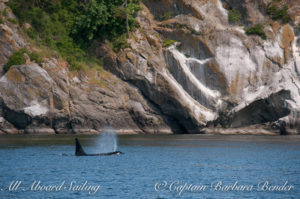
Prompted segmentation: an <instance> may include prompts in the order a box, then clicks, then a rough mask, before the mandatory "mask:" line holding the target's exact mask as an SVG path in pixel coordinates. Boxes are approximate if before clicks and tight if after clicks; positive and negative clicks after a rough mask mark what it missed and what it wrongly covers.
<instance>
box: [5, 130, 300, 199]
mask: <svg viewBox="0 0 300 199" xmlns="http://www.w3.org/2000/svg"><path fill="white" fill-rule="evenodd" d="M73 139H74V137H73V136H1V137H0V165H1V167H0V189H1V190H0V198H30V199H31V198H38V199H39V198H64V199H65V198H118V199H119V198H147V199H148V198H150V199H151V198H272V199H273V198H300V158H299V157H300V138H299V137H297V136H283V137H279V136H278V137H264V136H256V137H255V136H206V135H170V136H120V137H119V147H118V150H120V151H123V152H124V153H125V154H124V155H120V156H109V157H75V156H74V143H73ZM95 139H96V137H95V136H81V137H80V140H81V142H82V145H83V146H84V148H85V150H86V151H92V150H93V147H92V146H89V143H91V142H92V140H95ZM16 182H21V183H20V185H19V186H18V187H17V188H16V186H15V187H13V186H12V185H13V184H14V183H16ZM38 182H39V184H38V185H37V183H38ZM264 183H266V184H268V186H266V185H265V186H263V184H264ZM10 184H12V185H11V187H10V189H9V185H10ZM221 184H222V185H221ZM234 184H235V185H236V186H234ZM284 184H285V186H283V185H284ZM34 185H35V186H34ZM50 186H52V187H55V186H56V189H55V188H53V189H52V190H45V187H48V189H50ZM99 186H100V187H99ZM242 186H243V187H244V190H241V189H242V188H241V187H242ZM274 186H275V187H274ZM279 186H281V189H282V190H279V189H278V188H280V187H279ZM97 187H98V189H97ZM201 187H202V189H201ZM226 187H227V188H226ZM232 187H233V188H232ZM234 187H235V188H234ZM237 187H238V188H237ZM245 187H247V188H248V190H247V189H246V188H245ZM251 187H252V188H251ZM276 187H277V188H276ZM43 188H44V190H43ZM237 189H239V190H237ZM258 189H259V190H258ZM276 189H277V190H276ZM283 189H284V190H283Z"/></svg>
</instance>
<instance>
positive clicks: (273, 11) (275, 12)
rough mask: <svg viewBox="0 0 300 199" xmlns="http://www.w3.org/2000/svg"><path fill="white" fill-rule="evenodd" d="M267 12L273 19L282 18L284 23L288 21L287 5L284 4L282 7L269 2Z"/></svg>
mask: <svg viewBox="0 0 300 199" xmlns="http://www.w3.org/2000/svg"><path fill="white" fill-rule="evenodd" d="M267 14H268V15H270V16H271V18H272V19H274V20H282V22H284V23H288V22H289V21H290V20H291V18H290V16H289V15H288V6H287V5H284V6H283V7H282V8H280V7H278V6H276V5H274V4H270V5H269V6H268V8H267Z"/></svg>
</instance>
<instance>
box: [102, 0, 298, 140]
mask: <svg viewBox="0 0 300 199" xmlns="http://www.w3.org/2000/svg"><path fill="white" fill-rule="evenodd" d="M143 2H144V6H143V9H142V10H141V11H140V12H139V14H138V16H137V19H138V22H139V24H140V27H141V28H140V29H138V30H136V31H135V32H134V37H132V38H131V39H130V40H129V43H130V48H128V49H125V50H123V51H121V52H119V53H117V54H115V53H113V52H112V51H111V50H109V49H107V48H105V47H103V49H102V52H103V51H105V52H106V53H107V54H106V57H105V60H106V62H105V63H106V67H107V69H108V70H111V71H113V72H114V73H115V74H117V75H119V76H120V77H121V78H122V79H124V80H126V81H130V82H131V83H132V84H133V85H135V86H136V87H137V88H139V89H140V90H141V92H142V93H143V95H144V96H146V97H147V98H148V99H149V100H150V101H151V102H153V103H154V104H157V106H158V107H159V109H160V110H161V111H162V113H163V114H166V115H169V116H171V117H173V118H175V120H174V121H176V123H177V124H180V126H181V127H182V128H183V129H185V130H186V132H189V133H194V132H209V133H210V132H211V131H210V130H209V129H216V128H218V132H220V133H222V130H220V128H221V129H222V128H227V130H228V128H229V129H230V128H231V129H233V130H232V132H238V130H236V129H239V128H240V129H242V128H243V129H245V128H246V127H247V126H248V127H249V129H250V127H253V125H255V128H256V130H257V133H260V132H267V134H268V133H269V132H275V133H276V132H277V133H282V134H283V133H293V134H294V133H299V110H300V96H299V94H300V93H299V92H300V90H299V89H300V81H299V71H300V67H299V53H300V52H299V46H300V45H299V43H300V40H299V27H298V24H297V23H298V22H297V19H296V18H297V17H295V16H294V17H293V16H292V17H291V18H292V21H291V22H290V23H289V24H282V23H281V22H275V21H272V20H271V19H270V17H268V16H266V14H265V9H266V7H267V6H268V4H269V3H270V2H271V1H267V0H266V1H255V0H254V1H246V2H245V1H241V0H233V1H231V0H230V1H226V2H222V1H219V0H212V1H209V0H207V1H189V0H179V1H176V2H175V1H167V0H166V1H161V2H160V3H159V5H158V3H157V2H156V1H148V0H145V1H143ZM226 8H235V9H238V10H240V12H241V13H243V14H242V23H243V24H245V25H246V26H251V25H252V24H257V23H266V24H267V25H266V26H265V27H264V31H265V32H266V34H267V39H266V40H263V39H262V38H260V37H259V36H249V35H246V34H245V31H244V27H243V26H240V25H239V24H237V25H232V24H229V23H228V20H227V17H228V11H227V9H226ZM294 10H295V9H294V8H292V7H291V8H290V9H289V12H291V13H294V12H296V11H294ZM167 15H171V17H169V16H168V17H167V18H166V17H162V16H167ZM166 39H168V40H174V41H176V42H174V43H172V44H171V45H169V46H164V45H163V43H164V41H165V40H166ZM104 46H105V45H104ZM104 49H105V50H104ZM141 60H143V61H141ZM226 132H227V131H226ZM243 132H244V133H245V132H246V133H247V131H244V130H243ZM249 132H250V130H249ZM227 133H228V132H227ZM252 133H253V128H252V129H251V134H252Z"/></svg>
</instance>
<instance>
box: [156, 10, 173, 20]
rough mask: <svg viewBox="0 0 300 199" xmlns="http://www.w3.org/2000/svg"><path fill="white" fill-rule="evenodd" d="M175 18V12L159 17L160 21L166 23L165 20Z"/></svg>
mask: <svg viewBox="0 0 300 199" xmlns="http://www.w3.org/2000/svg"><path fill="white" fill-rule="evenodd" d="M174 16H175V13H174V12H167V13H166V14H164V15H163V16H161V17H159V19H158V20H159V21H165V20H168V19H171V18H173V17H174Z"/></svg>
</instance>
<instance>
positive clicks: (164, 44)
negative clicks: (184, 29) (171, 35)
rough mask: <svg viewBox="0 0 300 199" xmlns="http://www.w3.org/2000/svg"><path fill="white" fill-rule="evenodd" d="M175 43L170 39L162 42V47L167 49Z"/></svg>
mask: <svg viewBox="0 0 300 199" xmlns="http://www.w3.org/2000/svg"><path fill="white" fill-rule="evenodd" d="M175 42H176V41H175V40H172V39H165V40H164V42H163V47H164V48H167V47H169V46H172V45H173V44H174V43H175Z"/></svg>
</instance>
